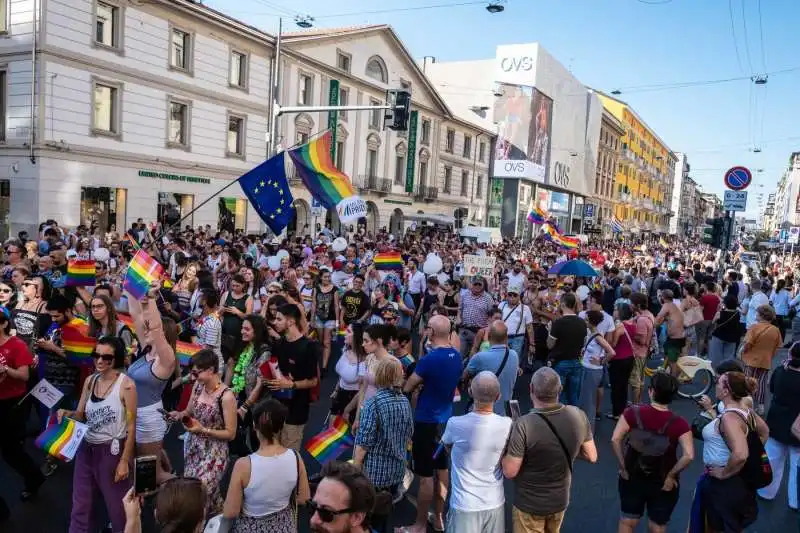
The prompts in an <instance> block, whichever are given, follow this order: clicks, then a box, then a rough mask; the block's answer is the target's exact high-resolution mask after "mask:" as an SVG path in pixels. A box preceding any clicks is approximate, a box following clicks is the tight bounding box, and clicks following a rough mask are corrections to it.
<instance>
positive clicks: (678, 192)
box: [669, 152, 692, 235]
mask: <svg viewBox="0 0 800 533" xmlns="http://www.w3.org/2000/svg"><path fill="white" fill-rule="evenodd" d="M691 169H692V167H691V165H690V164H689V160H688V158H687V157H686V154H684V153H680V152H676V153H675V164H674V170H673V175H674V176H675V178H674V179H675V183H674V186H673V188H672V194H671V196H670V210H671V212H673V213H675V216H673V217H671V218H670V221H669V234H670V235H678V234H680V233H683V231H685V229H686V228H685V226H681V222H680V221H681V198H682V197H683V183H684V181H685V180H686V179H687V178H689V172H690V171H691Z"/></svg>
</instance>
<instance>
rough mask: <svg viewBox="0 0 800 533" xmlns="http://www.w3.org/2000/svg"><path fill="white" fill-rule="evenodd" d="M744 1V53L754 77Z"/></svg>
mask: <svg viewBox="0 0 800 533" xmlns="http://www.w3.org/2000/svg"><path fill="white" fill-rule="evenodd" d="M741 1H742V26H743V27H744V52H745V57H747V66H748V67H749V68H750V74H751V75H752V74H753V72H754V70H753V63H752V61H750V40H749V38H748V35H747V14H746V13H745V9H744V0H741Z"/></svg>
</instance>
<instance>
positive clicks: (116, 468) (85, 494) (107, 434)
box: [58, 336, 137, 533]
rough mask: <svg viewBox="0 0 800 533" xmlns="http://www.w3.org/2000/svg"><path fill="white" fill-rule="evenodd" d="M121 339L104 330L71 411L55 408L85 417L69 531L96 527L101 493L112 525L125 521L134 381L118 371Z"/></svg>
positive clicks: (133, 426)
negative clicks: (91, 365) (124, 504)
mask: <svg viewBox="0 0 800 533" xmlns="http://www.w3.org/2000/svg"><path fill="white" fill-rule="evenodd" d="M125 355H126V353H125V345H124V344H123V343H122V341H121V340H120V339H118V338H117V337H110V336H105V337H101V338H100V339H99V340H98V341H97V345H96V346H95V348H94V352H92V358H93V359H94V369H95V374H94V375H93V376H92V377H90V378H89V379H87V380H86V383H85V384H84V387H83V392H82V393H81V399H80V401H79V402H78V408H77V409H76V410H75V411H68V410H64V409H59V410H58V421H59V423H60V422H61V420H62V419H63V418H64V417H68V418H72V419H74V420H78V421H80V422H84V423H85V424H86V426H87V432H86V436H85V437H84V442H83V443H82V444H81V446H80V448H78V453H77V455H76V456H75V471H74V474H73V478H72V514H71V516H70V525H69V533H91V532H94V531H97V527H96V524H95V516H96V511H97V509H96V508H95V505H96V504H97V503H99V502H97V501H95V498H96V497H97V496H99V495H102V497H103V500H104V502H105V506H106V511H107V513H108V517H109V518H110V519H111V524H112V526H113V530H114V531H122V529H123V528H124V527H125V511H124V509H123V507H122V498H123V497H124V496H125V494H126V493H127V492H128V489H130V487H131V477H130V466H131V461H132V460H133V457H134V452H135V446H134V444H135V440H136V439H135V438H134V437H135V435H136V403H137V401H136V385H135V384H134V382H133V380H132V379H131V378H129V377H128V376H126V375H125V374H124V373H123V369H124V366H125Z"/></svg>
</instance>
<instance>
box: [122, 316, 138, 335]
mask: <svg viewBox="0 0 800 533" xmlns="http://www.w3.org/2000/svg"><path fill="white" fill-rule="evenodd" d="M117 320H119V321H120V322H122V323H123V324H125V325H126V326H128V328H129V329H130V330H131V331H134V332H135V331H136V326H134V324H133V317H132V316H131V315H126V314H125V313H117Z"/></svg>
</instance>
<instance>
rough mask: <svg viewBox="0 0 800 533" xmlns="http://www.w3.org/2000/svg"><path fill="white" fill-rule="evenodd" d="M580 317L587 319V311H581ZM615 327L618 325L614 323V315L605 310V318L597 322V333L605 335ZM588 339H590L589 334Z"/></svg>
mask: <svg viewBox="0 0 800 533" xmlns="http://www.w3.org/2000/svg"><path fill="white" fill-rule="evenodd" d="M578 317H579V318H582V319H584V320H586V311H581V312H580V313H578ZM615 329H616V326H615V325H614V317H613V316H611V315H609V314H608V313H606V312H605V311H603V320H601V321H600V323H599V324H597V333H599V334H600V335H602V336H604V337H605V336H606V335H607V334H608V333H611V332H612V331H614V330H615ZM586 340H589V337H588V335H587V337H586Z"/></svg>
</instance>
